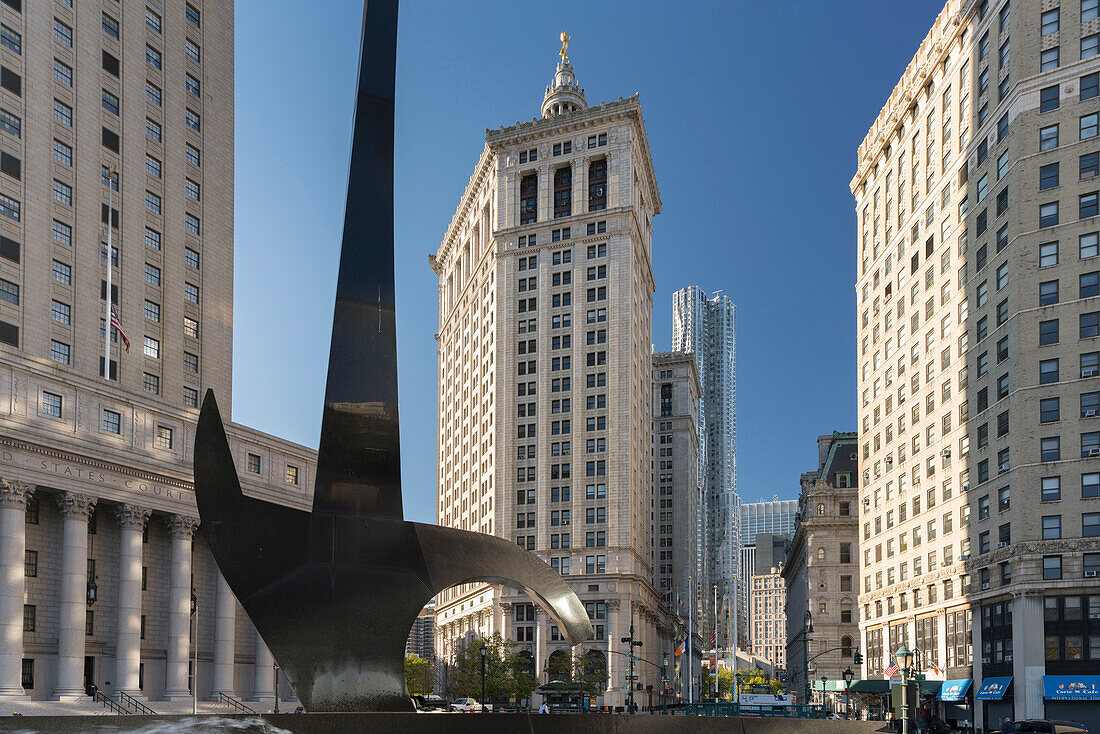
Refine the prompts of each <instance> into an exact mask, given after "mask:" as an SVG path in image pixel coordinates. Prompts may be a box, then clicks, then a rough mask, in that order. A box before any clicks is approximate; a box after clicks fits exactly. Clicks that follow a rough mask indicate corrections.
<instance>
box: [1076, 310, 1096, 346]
mask: <svg viewBox="0 0 1100 734" xmlns="http://www.w3.org/2000/svg"><path fill="white" fill-rule="evenodd" d="M1080 318H1081V338H1082V339H1088V338H1090V337H1094V336H1100V311H1092V312H1090V313H1083V314H1081V317H1080Z"/></svg>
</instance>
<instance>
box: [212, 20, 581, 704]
mask: <svg viewBox="0 0 1100 734" xmlns="http://www.w3.org/2000/svg"><path fill="white" fill-rule="evenodd" d="M396 51H397V2H396V0H368V2H367V3H366V4H365V11H364V19H363V36H362V51H361V58H360V68H359V91H358V100H357V103H356V112H355V133H354V141H353V144H352V158H351V168H350V172H349V181H348V201H347V211H346V214H345V222H344V237H343V245H342V250H341V257H340V275H339V280H338V283H337V293H336V307H335V313H334V319H333V326H332V347H331V353H330V355H329V367H328V383H327V386H326V390H325V408H324V414H323V417H322V423H321V442H320V449H319V451H318V460H317V482H316V490H315V495H314V501H313V511H312V512H304V511H300V510H294V509H290V508H286V507H282V506H279V505H274V504H271V503H269V502H264V501H262V500H257V499H253V498H250V497H245V496H244V495H243V494H242V493H241V488H240V484H239V481H238V478H237V470H236V467H235V466H234V463H233V455H232V452H231V451H230V449H229V443H228V441H227V440H226V436H225V429H224V427H223V424H222V420H221V414H220V412H219V411H218V405H217V401H216V400H215V398H214V394H213V392H212V391H207V393H206V396H205V398H204V400H203V406H202V412H201V414H200V416H199V424H198V430H197V433H196V437H195V496H196V499H197V501H198V506H199V515H200V516H201V518H202V525H201V526H200V527H201V530H200V531H201V532H202V533H203V535H204V536H205V537H206V539H207V541H208V543H209V545H210V548H211V551H212V552H213V554H214V558H215V559H216V560H217V562H218V566H219V567H220V568H221V571H222V573H223V575H224V576H225V579H226V581H227V582H228V583H229V586H230V588H232V589H233V592H234V594H236V596H237V598H238V599H239V600H240V602H241V604H242V605H243V606H244V608H245V611H246V612H248V615H249V616H250V617H251V619H252V621H253V623H254V624H255V625H256V629H257V630H259V632H260V634H261V635H262V636H263V638H264V640H265V641H266V642H267V644H268V646H269V647H270V648H271V651H272V653H273V654H274V656H275V659H276V660H277V661H278V663H279V665H280V667H281V668H282V670H283V671H284V672H285V673H286V675H287V677H288V678H289V679H290V681H291V683H292V685H293V686H294V690H295V692H296V693H297V694H298V696H299V697H300V699H301V700H302V703H303V704H304V705H305V707H306V708H307V709H308V710H310V711H401V710H409V709H411V702H410V700H409V696H408V694H407V692H406V690H405V674H404V657H405V641H406V638H407V636H408V633H409V629H410V628H411V627H412V624H413V621H414V620H415V619H416V615H417V614H418V613H419V612H420V610H421V608H422V607H423V606H424V604H425V603H427V602H428V601H429V600H430V599H431V598H432V597H433V596H435V595H436V594H437V593H439V592H440V591H442V590H443V589H446V588H448V587H450V586H454V585H456V584H460V583H465V582H473V581H487V582H491V583H500V584H508V585H510V586H515V587H519V588H522V589H524V590H525V591H526V593H527V594H529V595H530V596H531V597H532V599H534V600H536V601H537V602H538V603H539V604H540V605H541V606H543V607H544V608H545V609H546V610H547V611H548V612H549V614H550V615H551V616H552V617H553V618H554V619H555V621H556V622H557V623H558V626H559V627H560V629H561V631H562V633H563V634H564V635H565V637H566V638H567V639H568V640H569V641H570V642H571V643H573V644H576V643H578V642H580V641H581V640H584V639H586V638H587V637H589V636H591V634H592V626H591V624H590V623H589V621H588V616H587V614H586V613H585V610H584V607H583V605H582V604H581V603H580V600H579V599H578V598H577V596H576V594H574V593H573V592H572V590H571V589H570V588H569V586H568V584H566V583H565V581H564V580H562V578H561V576H559V575H558V574H557V573H556V572H554V571H553V570H552V569H551V568H550V567H549V566H547V565H546V564H545V563H543V562H542V561H541V560H539V559H538V558H537V557H536V556H534V555H533V554H530V553H528V552H526V551H524V550H522V549H520V548H519V547H518V546H517V545H515V544H513V543H510V542H508V541H506V540H503V539H501V538H496V537H493V536H489V535H482V534H479V533H471V532H467V531H463V530H455V529H451V528H442V527H437V526H435V525H425V524H421V523H412V522H405V521H404V520H403V519H402V518H403V513H402V508H401V465H400V455H399V446H400V439H399V432H398V408H397V340H396V336H395V327H394V279H393V107H394V72H395V58H396Z"/></svg>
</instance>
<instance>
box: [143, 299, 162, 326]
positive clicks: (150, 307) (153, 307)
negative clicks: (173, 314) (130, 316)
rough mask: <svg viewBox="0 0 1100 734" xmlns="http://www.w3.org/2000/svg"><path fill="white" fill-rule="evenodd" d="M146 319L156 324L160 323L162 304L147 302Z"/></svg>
mask: <svg viewBox="0 0 1100 734" xmlns="http://www.w3.org/2000/svg"><path fill="white" fill-rule="evenodd" d="M145 318H147V319H149V320H150V321H152V322H154V323H160V304H159V303H153V302H152V301H146V302H145Z"/></svg>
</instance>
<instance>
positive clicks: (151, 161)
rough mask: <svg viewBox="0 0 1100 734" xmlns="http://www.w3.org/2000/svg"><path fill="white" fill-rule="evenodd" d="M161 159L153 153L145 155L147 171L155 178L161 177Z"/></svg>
mask: <svg viewBox="0 0 1100 734" xmlns="http://www.w3.org/2000/svg"><path fill="white" fill-rule="evenodd" d="M160 171H161V166H160V161H158V160H157V159H156V158H154V157H153V156H151V155H147V156H145V172H146V173H148V174H149V175H150V176H152V177H153V178H160Z"/></svg>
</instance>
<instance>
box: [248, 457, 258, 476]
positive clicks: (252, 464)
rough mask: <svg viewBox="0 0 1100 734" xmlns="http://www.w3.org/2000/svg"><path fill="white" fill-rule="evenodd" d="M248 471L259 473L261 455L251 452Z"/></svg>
mask: <svg viewBox="0 0 1100 734" xmlns="http://www.w3.org/2000/svg"><path fill="white" fill-rule="evenodd" d="M248 471H250V472H252V473H253V474H259V473H260V455H259V454H249V455H248Z"/></svg>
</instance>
